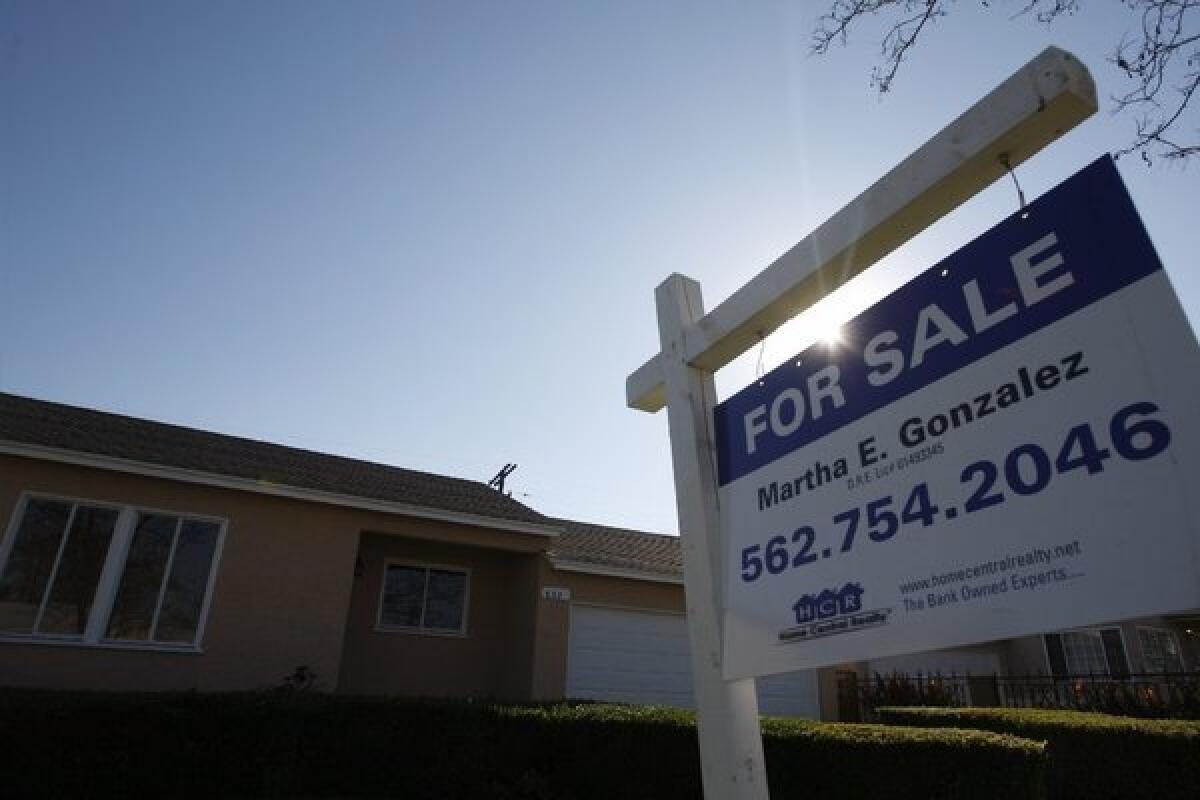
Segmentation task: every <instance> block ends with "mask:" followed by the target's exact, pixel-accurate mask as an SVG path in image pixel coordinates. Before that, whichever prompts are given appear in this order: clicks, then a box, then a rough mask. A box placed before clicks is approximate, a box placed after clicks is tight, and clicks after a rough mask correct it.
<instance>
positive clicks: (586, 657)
mask: <svg viewBox="0 0 1200 800" xmlns="http://www.w3.org/2000/svg"><path fill="white" fill-rule="evenodd" d="M568 642H569V644H568V648H567V696H568V697H579V698H588V699H592V700H609V701H614V702H620V703H644V704H653V705H666V706H677V707H679V708H691V707H692V705H693V702H694V701H693V699H692V669H691V661H690V656H689V651H688V638H687V621H686V619H685V618H684V617H683V615H681V614H663V613H655V612H648V611H629V610H627V609H618V608H603V607H600V606H579V605H573V606H571V628H570V632H569V636H568ZM758 708H759V711H760V712H761V713H763V714H771V715H775V716H789V717H813V718H815V717H817V716H818V705H817V681H816V673H815V672H813V671H812V670H804V671H801V672H790V673H787V674H786V675H775V676H772V677H770V678H760V679H759V681H758Z"/></svg>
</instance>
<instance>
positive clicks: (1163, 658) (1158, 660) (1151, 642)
mask: <svg viewBox="0 0 1200 800" xmlns="http://www.w3.org/2000/svg"><path fill="white" fill-rule="evenodd" d="M1138 643H1139V644H1140V645H1141V646H1142V660H1143V668H1144V669H1145V670H1146V671H1147V672H1183V659H1182V658H1181V657H1180V655H1179V643H1178V642H1176V641H1175V636H1174V635H1172V633H1171V632H1170V631H1164V630H1162V629H1160V628H1138Z"/></svg>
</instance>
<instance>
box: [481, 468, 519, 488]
mask: <svg viewBox="0 0 1200 800" xmlns="http://www.w3.org/2000/svg"><path fill="white" fill-rule="evenodd" d="M516 471H517V465H516V464H505V465H504V466H503V467H501V468H500V471H499V472H497V473H496V477H494V478H492V479H491V480H490V481H488V486H491V487H492V488H493V489H495V490H496V491H497V492H500V493H501V494H503V493H504V479H505V478H507V477H508V476H509V475H512V474H513V473H514V472H516ZM510 494H511V492H510Z"/></svg>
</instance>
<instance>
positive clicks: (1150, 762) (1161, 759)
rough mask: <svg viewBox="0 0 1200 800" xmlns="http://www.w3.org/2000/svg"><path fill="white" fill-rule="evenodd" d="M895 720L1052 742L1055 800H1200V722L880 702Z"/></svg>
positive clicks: (1049, 779)
mask: <svg viewBox="0 0 1200 800" xmlns="http://www.w3.org/2000/svg"><path fill="white" fill-rule="evenodd" d="M878 712H879V718H880V719H881V720H882V721H883V722H885V723H890V724H894V725H914V726H932V727H937V728H941V727H945V726H953V727H959V728H973V729H978V730H985V731H992V732H995V733H1005V734H1011V735H1013V736H1020V737H1024V738H1026V739H1033V740H1036V741H1044V742H1046V743H1047V755H1048V756H1049V764H1048V768H1047V773H1046V785H1047V790H1048V793H1049V795H1050V797H1051V798H1052V800H1083V798H1088V799H1089V800H1110V799H1111V800H1141V798H1153V799H1154V800H1185V798H1186V800H1195V798H1196V797H1198V796H1200V722H1194V721H1182V720H1161V719H1133V718H1130V717H1113V716H1108V715H1105V714H1096V713H1089V712H1083V711H1053V710H1043V709H1018V708H881V709H878Z"/></svg>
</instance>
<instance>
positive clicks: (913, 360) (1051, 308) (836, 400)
mask: <svg viewBox="0 0 1200 800" xmlns="http://www.w3.org/2000/svg"><path fill="white" fill-rule="evenodd" d="M1064 264H1069V265H1071V269H1070V270H1069V271H1068V270H1067V269H1066V268H1065V267H1064ZM1161 269H1162V264H1161V262H1160V261H1159V259H1158V256H1157V255H1156V254H1155V252H1154V248H1153V246H1152V245H1151V243H1150V239H1149V236H1148V235H1147V234H1146V230H1145V228H1144V227H1143V225H1142V223H1141V220H1140V218H1139V217H1138V214H1137V212H1136V210H1135V208H1134V205H1133V201H1132V200H1131V199H1130V197H1129V194H1128V192H1127V191H1126V189H1125V186H1124V184H1123V183H1122V181H1121V178H1120V176H1119V175H1118V173H1117V170H1116V166H1115V164H1114V163H1113V160H1112V158H1111V157H1109V156H1104V157H1102V158H1100V159H1099V160H1097V161H1095V162H1094V163H1092V164H1091V165H1090V166H1088V167H1086V168H1085V169H1083V170H1082V171H1080V172H1079V173H1077V174H1076V175H1074V176H1073V177H1071V178H1070V179H1069V180H1067V181H1066V182H1064V183H1062V184H1061V185H1059V186H1058V187H1056V188H1055V189H1053V190H1052V191H1050V192H1048V193H1047V194H1045V195H1043V196H1042V197H1041V198H1039V199H1038V200H1036V201H1035V202H1033V203H1032V204H1030V205H1029V206H1028V207H1027V208H1026V209H1024V210H1023V211H1021V212H1018V213H1015V214H1013V215H1012V216H1011V217H1009V218H1007V219H1005V220H1004V221H1003V222H1001V223H1000V224H998V225H996V226H995V227H994V228H992V229H991V230H989V231H987V232H986V233H984V234H983V235H982V236H980V237H978V238H977V239H975V240H974V241H972V242H971V243H970V244H968V245H966V246H965V247H963V248H962V249H960V250H959V251H958V252H956V253H954V254H953V255H951V256H949V257H948V258H946V259H944V260H943V261H941V262H940V263H938V264H937V265H935V266H934V267H932V268H930V269H929V270H927V271H926V272H924V273H922V274H921V275H920V276H918V277H917V278H916V279H914V280H913V281H911V282H909V283H908V284H906V285H905V286H904V287H902V288H901V289H899V290H897V291H896V292H894V293H893V294H891V295H889V296H888V297H887V298H885V299H884V300H882V301H880V302H879V303H877V304H876V305H874V306H872V307H871V308H870V309H868V310H867V311H865V312H863V313H862V314H861V315H859V316H858V317H856V318H855V319H853V320H851V321H850V322H849V323H847V324H846V325H845V326H844V327H843V329H842V331H841V339H842V343H841V344H839V345H837V346H834V347H830V346H827V345H824V344H817V345H814V346H812V347H810V348H808V349H807V350H805V351H803V352H802V353H800V354H799V355H797V356H795V357H793V358H790V359H788V360H787V361H786V362H784V364H783V365H782V366H780V367H778V368H776V369H775V370H773V371H772V372H770V373H769V374H767V375H766V376H764V377H763V378H762V379H761V380H759V381H756V382H755V383H753V384H751V385H750V386H748V387H746V388H745V389H743V390H742V391H740V392H739V393H737V394H736V395H734V396H732V397H730V398H729V399H727V400H726V401H724V402H723V403H721V404H720V405H719V406H717V408H716V410H715V412H714V413H715V420H714V422H715V428H716V440H717V458H718V463H717V466H718V478H719V482H720V485H721V486H725V485H727V484H729V483H731V482H733V481H736V480H738V479H739V478H742V477H744V476H746V475H749V474H750V473H752V472H754V471H756V470H758V469H759V468H761V467H764V466H766V465H768V464H771V463H772V462H775V461H777V460H778V459H780V458H783V457H784V456H787V455H788V454H789V453H792V452H794V451H796V450H797V449H799V448H802V447H804V446H806V445H809V444H811V443H813V442H816V441H818V440H820V439H822V438H823V437H825V436H827V435H829V434H830V433H833V432H834V431H836V430H838V429H840V428H842V427H844V426H846V425H849V424H851V423H853V422H855V421H857V420H860V419H862V418H863V417H864V416H866V415H868V414H871V413H873V412H875V411H877V410H879V409H882V408H884V407H886V406H888V405H889V404H891V403H893V402H895V401H897V400H899V399H901V398H903V397H906V396H907V395H910V394H912V393H913V392H915V391H918V390H920V389H922V388H923V387H925V386H928V385H929V384H931V383H933V382H935V381H937V380H939V379H941V378H944V377H946V376H948V375H950V374H952V373H954V372H956V371H958V370H960V369H962V368H963V367H966V366H968V365H970V364H972V363H974V362H977V361H979V360H980V359H982V358H984V357H986V356H988V355H990V354H992V353H994V352H996V351H998V350H1000V349H1002V348H1004V347H1006V346H1008V345H1010V344H1013V343H1014V342H1017V341H1020V340H1021V339H1023V338H1025V337H1027V336H1029V335H1031V334H1033V333H1035V332H1037V331H1039V330H1041V329H1043V328H1045V327H1047V326H1049V325H1051V324H1053V323H1055V322H1056V321H1058V320H1061V319H1063V318H1065V317H1067V316H1068V315H1070V314H1072V313H1074V312H1076V311H1079V310H1081V309H1083V308H1085V307H1087V306H1089V305H1092V304H1093V303H1096V302H1097V301H1099V300H1101V299H1103V298H1105V297H1107V296H1109V295H1111V294H1113V293H1114V292H1117V291H1119V290H1120V289H1122V288H1124V287H1126V286H1129V285H1130V284H1132V283H1134V282H1136V281H1138V280H1140V279H1142V278H1144V277H1146V276H1148V275H1150V274H1152V273H1155V272H1158V271H1160V270H1161ZM1067 289H1069V291H1067ZM1034 380H1036V376H1033V375H1024V376H1022V381H1023V382H1025V383H1030V382H1032V381H1034Z"/></svg>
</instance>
